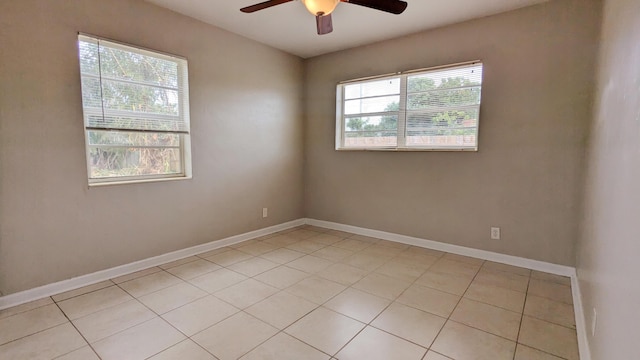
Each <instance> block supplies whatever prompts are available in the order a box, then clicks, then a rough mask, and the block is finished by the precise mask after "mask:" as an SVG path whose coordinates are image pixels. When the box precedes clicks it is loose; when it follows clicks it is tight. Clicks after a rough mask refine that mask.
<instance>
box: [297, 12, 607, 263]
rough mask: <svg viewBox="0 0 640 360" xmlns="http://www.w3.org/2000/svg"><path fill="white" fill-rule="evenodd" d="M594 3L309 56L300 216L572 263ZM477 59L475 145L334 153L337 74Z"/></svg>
mask: <svg viewBox="0 0 640 360" xmlns="http://www.w3.org/2000/svg"><path fill="white" fill-rule="evenodd" d="M599 8H600V4H599V1H598V0H587V1H585V0H558V1H551V2H549V3H546V4H543V5H539V6H535V7H530V8H525V9H522V10H518V11H514V12H509V13H505V14H501V15H496V16H492V17H488V18H483V19H479V20H474V21H470V22H466V23H462V24H457V25H453V26H449V27H445V28H440V29H436V30H433V31H427V32H423V33H419V34H416V35H412V36H408V37H404V38H400V39H395V40H390V41H385V42H381V43H377V44H373V45H369V46H364V47H361V48H356V49H351V50H346V51H342V52H338V53H334V54H329V55H325V56H320V57H317V58H313V59H310V60H308V61H307V63H306V74H305V80H306V107H305V110H306V116H307V122H306V128H305V146H306V151H305V163H306V168H305V207H306V214H307V216H308V217H310V218H315V219H320V220H327V221H335V222H339V223H344V224H350V225H356V226H362V227H366V228H372V229H378V230H384V231H390V232H395V233H400V234H405V235H411V236H417V237H421V238H426V239H430V240H436V241H441V242H447V243H452V244H457V245H463V246H468V247H473V248H479V249H485V250H490V251H497V252H501V253H506V254H511V255H516V256H522V257H526V258H531V259H538V260H543V261H549V262H553V263H558V264H565V265H574V263H575V249H574V245H575V242H576V240H577V236H578V221H579V215H578V213H579V208H580V200H579V199H580V190H581V183H582V181H581V177H582V175H583V171H582V169H583V158H584V156H583V150H584V146H585V137H586V133H587V128H588V123H589V118H590V116H591V111H590V109H591V106H590V100H591V95H590V93H591V90H592V78H593V75H592V73H593V71H594V62H595V60H594V58H595V54H596V48H597V34H598V27H599V13H600V11H599ZM475 59H481V60H483V62H484V84H483V94H482V95H483V103H482V109H481V115H480V138H479V148H480V150H479V151H478V152H477V153H468V152H465V153H456V152H414V153H392V152H336V151H335V150H334V139H335V135H334V134H335V133H334V131H335V90H336V89H335V86H336V83H337V82H339V81H342V80H348V79H353V78H358V77H364V76H371V75H378V74H384V73H390V72H396V71H403V70H409V69H415V68H423V67H429V66H435V65H442V64H448V63H456V62H461V61H467V60H475ZM492 225H496V226H500V227H501V228H502V237H503V240H500V241H495V240H490V236H489V228H490V226H492Z"/></svg>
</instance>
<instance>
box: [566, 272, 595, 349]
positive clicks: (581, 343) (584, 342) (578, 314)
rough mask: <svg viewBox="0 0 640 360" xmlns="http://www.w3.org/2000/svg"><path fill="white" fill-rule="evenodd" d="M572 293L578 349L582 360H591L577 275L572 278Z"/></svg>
mask: <svg viewBox="0 0 640 360" xmlns="http://www.w3.org/2000/svg"><path fill="white" fill-rule="evenodd" d="M571 292H572V293H573V311H574V316H575V318H576V331H577V333H578V349H579V350H580V359H581V360H591V350H590V349H589V338H588V337H587V334H588V333H587V323H586V321H585V317H584V315H585V312H584V307H583V305H582V291H581V290H580V281H578V276H577V273H576V275H575V276H572V277H571Z"/></svg>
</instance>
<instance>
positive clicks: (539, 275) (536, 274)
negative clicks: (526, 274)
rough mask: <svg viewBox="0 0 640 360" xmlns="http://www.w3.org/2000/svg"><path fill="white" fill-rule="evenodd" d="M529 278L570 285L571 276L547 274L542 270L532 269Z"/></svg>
mask: <svg viewBox="0 0 640 360" xmlns="http://www.w3.org/2000/svg"><path fill="white" fill-rule="evenodd" d="M531 278H532V279H536V280H544V281H550V282H554V283H557V284H560V285H565V286H571V278H570V277H568V276H561V275H555V274H549V273H545V272H542V271H536V270H533V271H532V272H531Z"/></svg>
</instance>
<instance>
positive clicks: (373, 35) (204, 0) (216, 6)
mask: <svg viewBox="0 0 640 360" xmlns="http://www.w3.org/2000/svg"><path fill="white" fill-rule="evenodd" d="M146 1H148V2H150V3H153V4H156V5H158V6H162V7H165V8H167V9H170V10H173V11H176V12H179V13H182V14H184V15H187V16H190V17H193V18H195V19H198V20H201V21H204V22H206V23H209V24H211V25H215V26H218V27H220V28H223V29H225V30H228V31H231V32H233V33H236V34H240V35H243V36H245V37H248V38H250V39H254V40H256V41H259V42H261V43H264V44H267V45H269V46H272V47H274V48H277V49H281V50H284V51H286V52H288V53H291V54H294V55H298V56H300V57H303V58H309V57H313V56H317V55H321V54H326V53H330V52H333V51H338V50H343V49H347V48H351V47H355V46H360V45H365V44H370V43H373V42H376V41H381V40H385V39H391V38H395V37H398V36H402V35H408V34H411V33H416V32H419V31H422V30H426V29H431V28H435V27H439V26H443V25H448V24H453V23H456V22H461V21H465V20H469V19H474V18H479V17H484V16H488V15H493V14H497V13H500V12H504V11H509V10H514V9H517V8H521V7H525V6H530V5H534V4H538V3H542V2H545V1H547V0H432V1H427V0H407V2H408V3H409V6H408V7H407V10H406V11H405V12H404V13H403V14H401V15H392V14H387V13H384V12H381V11H377V10H372V9H369V8H365V7H362V6H358V5H353V4H347V3H340V4H339V5H338V7H337V8H336V10H335V11H334V13H333V15H332V17H333V32H332V33H330V34H327V35H322V36H319V35H317V34H316V23H315V19H314V17H313V15H311V14H310V13H309V12H307V9H306V8H305V7H304V5H303V4H302V3H301V2H300V1H297V0H296V1H292V2H290V3H286V4H282V5H278V6H275V7H272V8H269V9H265V10H262V11H258V12H256V13H252V14H245V13H242V12H240V8H242V7H245V6H248V5H253V4H255V3H259V2H262V1H264V0H146Z"/></svg>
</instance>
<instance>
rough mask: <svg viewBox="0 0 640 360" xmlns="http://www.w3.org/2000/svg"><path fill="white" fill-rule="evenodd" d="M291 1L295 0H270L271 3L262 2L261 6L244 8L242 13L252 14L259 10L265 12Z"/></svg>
mask: <svg viewBox="0 0 640 360" xmlns="http://www.w3.org/2000/svg"><path fill="white" fill-rule="evenodd" d="M291 1H294V0H269V1H265V2H261V3H259V4H255V5H251V6H247V7H243V8H242V9H240V11H242V12H243V13H252V12H256V11H258V10H264V9H266V8H270V7H272V6H276V5H280V4H284V3H288V2H291Z"/></svg>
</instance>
